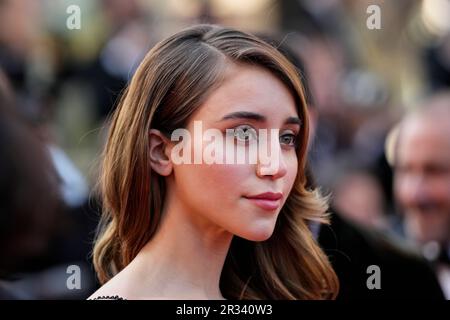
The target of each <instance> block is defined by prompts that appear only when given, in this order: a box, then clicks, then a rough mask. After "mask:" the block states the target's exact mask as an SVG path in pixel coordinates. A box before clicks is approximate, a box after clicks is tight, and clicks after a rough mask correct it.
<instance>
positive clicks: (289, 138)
mask: <svg viewBox="0 0 450 320" xmlns="http://www.w3.org/2000/svg"><path fill="white" fill-rule="evenodd" d="M280 143H281V144H284V145H288V146H295V145H296V143H297V136H296V135H295V134H292V133H286V134H283V135H282V136H280Z"/></svg>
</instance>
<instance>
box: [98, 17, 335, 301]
mask: <svg viewBox="0 0 450 320" xmlns="http://www.w3.org/2000/svg"><path fill="white" fill-rule="evenodd" d="M198 124H201V128H202V132H203V133H204V132H207V131H208V130H216V131H215V132H217V131H218V132H220V133H221V134H222V137H223V138H224V141H225V140H226V141H228V142H229V140H230V137H231V141H232V143H233V144H234V150H235V151H236V152H237V153H239V152H245V151H247V150H248V149H249V148H250V146H252V145H259V142H260V141H259V139H260V136H259V132H261V131H262V130H261V129H266V130H267V131H268V132H270V134H269V137H271V138H272V137H273V136H272V133H273V132H276V133H277V134H278V136H277V137H275V138H276V142H277V143H275V144H274V145H270V148H269V149H270V150H269V151H270V155H272V156H273V155H275V156H276V157H271V158H270V159H271V160H270V162H269V163H267V162H265V163H263V162H262V161H260V159H259V156H258V159H257V161H256V162H255V163H253V162H252V163H250V162H249V161H246V162H245V163H239V164H236V163H229V162H227V161H225V162H223V163H206V162H205V161H200V162H195V163H194V160H192V163H188V162H182V163H180V161H178V160H179V159H174V158H175V156H176V155H177V154H179V153H177V152H174V150H175V149H177V150H179V149H178V148H179V146H180V145H179V144H180V141H178V140H177V141H175V140H176V139H175V140H174V139H173V135H172V134H173V133H174V132H175V131H176V130H177V129H184V130H185V131H184V132H188V133H191V134H192V135H191V137H183V139H182V142H183V143H185V144H183V146H184V149H183V153H184V154H183V156H186V155H188V157H187V158H190V156H191V155H192V154H194V153H195V152H196V150H195V149H197V150H200V151H205V149H206V148H208V144H205V143H204V142H205V141H204V140H203V139H204V137H205V135H202V136H201V138H200V139H199V138H198V135H196V133H198V132H197V129H196V125H198ZM273 129H275V130H273ZM230 132H231V135H230V134H229V133H230ZM192 137H193V138H192ZM185 139H186V140H185ZM216 139H217V135H216ZM271 141H273V140H271ZM186 142H189V143H186ZM307 144H308V116H307V110H306V105H305V99H304V94H303V90H302V84H301V82H300V79H299V75H298V73H297V71H296V69H295V67H293V66H292V65H291V63H290V62H289V61H288V60H287V59H286V58H285V57H284V56H283V55H282V54H281V53H279V51H278V50H276V49H275V48H274V47H272V46H271V45H269V44H268V43H266V42H264V41H262V40H260V39H258V38H257V37H255V36H253V35H250V34H247V33H243V32H240V31H237V30H233V29H229V28H224V27H219V26H212V25H199V26H194V27H191V28H188V29H185V30H183V31H181V32H179V33H177V34H175V35H173V36H171V37H170V38H168V39H166V40H164V41H162V42H161V43H159V44H158V45H156V46H155V47H154V48H153V49H152V50H151V51H150V52H149V53H148V54H147V56H146V57H145V58H144V60H143V62H142V63H141V65H140V66H139V68H138V70H137V71H136V74H135V75H134V77H133V79H132V80H131V83H130V85H129V87H128V88H127V90H126V92H125V93H124V95H123V97H122V99H121V101H120V104H119V106H118V108H117V110H116V111H115V113H114V115H113V117H112V123H111V127H110V133H109V138H108V141H107V144H106V147H105V150H104V155H103V166H102V176H101V181H100V185H101V195H102V197H103V216H102V223H101V225H100V229H99V235H98V238H97V241H96V243H95V247H94V264H95V268H96V271H97V274H98V278H99V280H100V281H101V283H104V285H103V286H102V287H101V288H100V289H99V290H98V291H97V292H95V293H94V294H93V295H92V296H91V298H99V297H108V296H118V297H121V298H124V299H223V298H225V299H328V298H334V297H335V295H336V293H337V290H338V283H337V278H336V275H335V273H334V271H333V270H332V268H331V266H330V263H329V261H328V259H327V257H326V256H325V255H324V253H323V252H322V251H321V249H320V248H319V247H318V245H317V243H316V242H315V240H314V239H313V237H312V235H311V232H310V230H309V229H308V222H309V221H313V220H314V221H321V222H325V221H326V214H325V210H326V208H327V206H326V202H325V201H324V199H322V198H321V197H320V196H319V195H318V193H317V192H316V191H315V190H307V189H306V188H305V173H304V166H305V160H306V150H307ZM220 145H221V144H219V146H220ZM224 145H225V144H224ZM227 146H228V145H227ZM225 149H226V150H225ZM222 150H225V151H224V152H223V153H221V151H222ZM215 152H216V156H217V155H218V156H222V158H225V153H227V152H229V148H223V149H221V148H216V149H215ZM258 155H259V154H258ZM273 159H276V160H277V161H272V160H273Z"/></svg>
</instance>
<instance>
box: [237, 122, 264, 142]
mask: <svg viewBox="0 0 450 320" xmlns="http://www.w3.org/2000/svg"><path fill="white" fill-rule="evenodd" d="M234 137H235V138H236V140H238V141H241V142H249V141H253V140H257V139H258V135H257V133H256V130H255V129H254V128H252V127H250V126H248V125H243V126H239V127H237V128H236V129H234Z"/></svg>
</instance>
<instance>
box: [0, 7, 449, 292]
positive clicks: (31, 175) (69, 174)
mask: <svg viewBox="0 0 450 320" xmlns="http://www.w3.org/2000/svg"><path fill="white" fill-rule="evenodd" d="M73 5H75V7H73ZM371 5H376V6H378V7H379V8H380V12H379V13H380V22H381V25H380V27H381V28H380V29H377V28H369V26H368V23H369V22H368V20H370V19H371V18H370V17H371V16H372V15H373V13H374V12H372V11H370V12H368V11H367V10H368V7H369V6H371ZM71 6H72V7H71ZM69 7H70V8H71V9H68V8H69ZM74 8H75V9H74ZM72 9H73V10H75V11H73V10H72ZM78 9H79V14H80V15H79V17H80V24H79V26H78V27H79V28H77V26H76V25H75V28H73V25H71V24H70V22H71V21H72V22H73V20H71V19H72V18H73V17H74V16H73V14H74V13H75V14H76V12H77V11H76V10H78ZM372 18H373V17H372ZM195 23H217V24H223V25H227V26H232V27H236V28H239V29H242V30H245V31H249V32H253V33H255V34H258V35H263V36H267V37H269V38H271V39H277V40H278V41H279V42H280V43H283V44H285V45H286V46H289V48H290V50H291V51H292V53H293V54H294V55H296V56H297V58H298V59H300V60H301V61H302V63H303V65H304V70H302V73H303V74H304V75H305V77H306V78H307V80H308V88H309V91H310V96H311V98H310V102H309V103H310V105H311V109H312V110H313V112H314V115H315V119H316V121H317V123H316V126H315V132H314V134H315V139H314V142H313V143H312V145H311V155H310V166H311V170H312V172H313V174H314V176H315V180H316V184H317V185H319V186H321V188H322V190H323V192H324V193H326V194H331V195H332V196H331V200H332V205H333V207H334V208H336V210H337V211H339V213H340V214H341V215H342V216H343V217H344V218H345V219H348V220H349V221H352V223H355V224H356V225H359V226H361V227H362V228H364V229H369V230H378V231H379V232H383V233H388V234H391V235H393V236H395V237H396V238H395V239H397V240H396V241H398V242H402V241H404V242H405V243H408V245H409V244H410V245H411V248H412V249H413V250H417V252H418V254H421V255H423V254H424V253H423V250H422V249H423V248H422V247H420V248H419V247H418V246H415V244H414V243H413V242H411V241H408V238H407V236H406V235H405V233H404V231H403V228H402V219H403V215H402V212H401V210H400V209H399V208H398V205H397V203H396V201H395V199H394V196H393V172H392V168H391V166H390V165H389V161H388V159H389V155H386V153H387V152H386V150H388V149H389V148H387V147H386V137H387V136H388V134H389V132H390V130H391V129H392V128H393V127H394V126H395V124H396V123H397V122H398V121H399V120H400V119H401V118H402V116H403V115H404V114H405V113H406V112H408V110H409V109H413V108H415V107H416V106H417V105H418V104H420V102H421V101H422V100H423V99H424V98H425V97H427V96H429V95H430V94H433V93H434V92H438V91H440V90H443V89H446V88H448V87H449V86H450V2H449V1H447V0H416V1H414V0H413V1H411V0H398V1H377V0H370V1H369V0H286V1H284V0H283V1H282V0H246V1H242V0H95V1H92V0H67V1H66V0H0V92H1V93H0V298H10V299H84V298H86V297H87V296H89V295H90V294H91V293H92V292H93V291H94V290H95V289H96V287H97V286H98V284H97V282H96V280H95V275H94V272H93V268H92V265H91V262H90V261H91V259H90V251H91V249H92V241H93V239H94V234H95V228H96V225H97V221H98V218H99V213H100V211H101V209H100V206H99V204H98V201H97V199H96V196H95V193H93V192H92V190H93V188H94V187H95V184H96V182H97V170H98V157H99V154H100V152H101V148H102V145H103V144H104V142H105V134H106V130H107V123H106V120H107V117H108V115H109V114H110V112H111V111H112V110H113V109H114V106H115V102H116V99H117V97H118V96H119V95H120V93H121V91H122V90H123V89H124V87H125V86H126V84H127V82H128V81H129V80H130V78H131V77H132V75H133V72H134V70H135V68H136V67H137V65H138V64H139V62H140V60H141V59H142V58H143V56H144V55H145V53H146V52H147V51H148V50H149V49H150V48H151V47H152V46H153V45H154V44H155V43H156V42H158V41H160V40H162V39H163V38H165V37H167V36H169V35H171V34H172V33H174V32H176V31H178V30H180V29H181V28H183V27H186V26H189V25H192V24H195ZM449 138H450V137H449ZM449 188H450V184H449ZM449 215H450V213H449ZM449 234H450V230H449ZM430 250H431V253H430V254H428V255H425V256H424V257H425V258H428V259H429V260H433V259H435V257H436V255H437V254H433V250H432V249H430ZM427 252H429V251H427ZM71 265H75V266H77V267H78V268H79V269H80V273H79V274H80V275H81V280H80V281H81V282H80V283H77V281H75V282H73V281H72V280H74V279H73V278H70V279H69V277H70V276H74V275H76V272H75V273H71V272H69V270H68V267H69V266H71ZM447 280H448V279H447ZM71 281H72V282H71ZM68 282H71V283H72V284H73V285H74V286H75V288H70V287H71V286H70V285H69V283H68Z"/></svg>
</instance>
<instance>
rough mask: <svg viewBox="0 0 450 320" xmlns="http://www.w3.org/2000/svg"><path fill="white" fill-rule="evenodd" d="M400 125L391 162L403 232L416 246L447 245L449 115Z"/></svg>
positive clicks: (449, 224)
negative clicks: (394, 153)
mask: <svg viewBox="0 0 450 320" xmlns="http://www.w3.org/2000/svg"><path fill="white" fill-rule="evenodd" d="M443 115H444V116H442V115H440V116H439V115H437V114H436V115H428V116H417V115H416V116H413V117H410V118H408V119H407V120H406V122H404V124H403V126H402V128H401V131H400V136H399V143H398V148H397V154H396V161H395V183H394V191H395V196H396V199H397V201H398V203H399V205H400V206H401V209H402V211H403V214H404V218H405V231H406V233H407V235H408V236H409V237H411V238H412V239H413V240H415V241H417V242H418V243H421V244H424V243H427V242H429V241H437V242H439V243H448V242H449V241H450V116H449V115H450V113H449V112H445V113H443Z"/></svg>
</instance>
